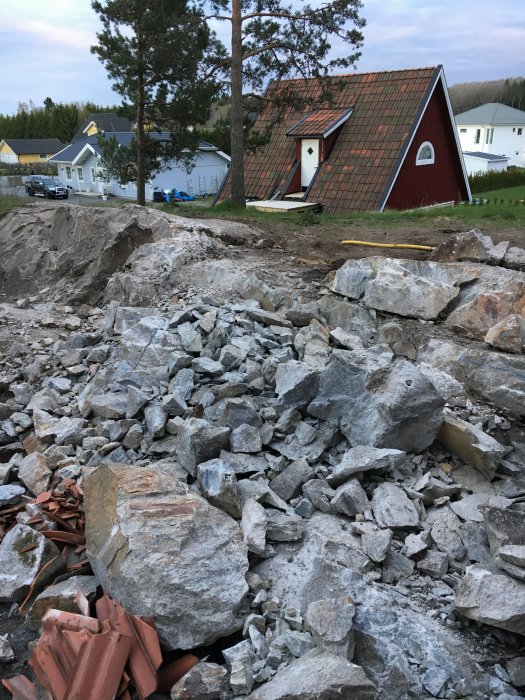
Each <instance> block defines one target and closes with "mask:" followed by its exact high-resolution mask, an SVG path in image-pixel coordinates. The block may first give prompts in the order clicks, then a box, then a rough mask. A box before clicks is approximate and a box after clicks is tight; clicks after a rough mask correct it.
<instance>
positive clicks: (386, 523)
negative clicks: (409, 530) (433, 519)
mask: <svg viewBox="0 0 525 700" xmlns="http://www.w3.org/2000/svg"><path fill="white" fill-rule="evenodd" d="M372 510H373V512H374V517H375V519H376V521H377V524H378V525H379V527H382V528H385V527H391V528H397V527H415V526H416V525H419V515H418V512H417V510H416V508H415V506H414V504H413V503H412V501H411V500H410V499H409V498H408V496H407V495H406V493H405V492H404V491H403V490H402V489H400V488H399V487H398V486H395V485H394V484H390V483H383V484H379V486H377V487H376V489H375V490H374V495H373V496H372Z"/></svg>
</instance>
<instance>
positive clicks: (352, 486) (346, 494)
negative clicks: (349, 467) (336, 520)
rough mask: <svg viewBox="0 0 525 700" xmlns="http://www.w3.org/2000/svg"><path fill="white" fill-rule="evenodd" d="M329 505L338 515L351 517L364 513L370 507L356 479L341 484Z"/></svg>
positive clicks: (364, 492)
mask: <svg viewBox="0 0 525 700" xmlns="http://www.w3.org/2000/svg"><path fill="white" fill-rule="evenodd" d="M330 504H331V505H332V506H333V507H334V509H335V510H336V511H337V512H338V513H342V514H343V515H348V516H349V517H353V516H354V515H357V514H358V513H364V512H365V510H366V509H367V508H369V507H370V503H369V501H368V496H367V495H366V491H365V490H364V489H363V487H362V486H361V484H360V483H359V481H358V480H357V479H351V480H350V481H347V482H346V483H344V484H341V486H339V487H338V488H337V490H336V492H335V496H334V497H333V498H332V500H331V501H330Z"/></svg>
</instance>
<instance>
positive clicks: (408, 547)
mask: <svg viewBox="0 0 525 700" xmlns="http://www.w3.org/2000/svg"><path fill="white" fill-rule="evenodd" d="M429 541H430V533H428V532H421V533H419V534H417V535H416V534H414V533H410V535H408V536H407V537H405V546H404V547H403V549H402V550H401V552H402V554H404V555H405V556H406V557H409V558H410V559H412V558H414V559H415V558H416V557H418V556H420V555H421V554H423V552H426V550H427V549H428V545H429Z"/></svg>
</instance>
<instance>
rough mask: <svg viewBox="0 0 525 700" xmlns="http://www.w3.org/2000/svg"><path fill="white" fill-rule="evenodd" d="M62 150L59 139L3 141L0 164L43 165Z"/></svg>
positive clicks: (0, 148) (0, 142)
mask: <svg viewBox="0 0 525 700" xmlns="http://www.w3.org/2000/svg"><path fill="white" fill-rule="evenodd" d="M63 148H64V144H63V143H62V141H59V139H4V140H3V141H0V163H45V161H46V160H47V159H48V158H51V156H54V155H55V153H58V152H59V151H61V150H62V149H63Z"/></svg>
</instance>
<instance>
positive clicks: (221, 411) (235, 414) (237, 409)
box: [205, 397, 262, 430]
mask: <svg viewBox="0 0 525 700" xmlns="http://www.w3.org/2000/svg"><path fill="white" fill-rule="evenodd" d="M205 415H206V417H207V418H209V420H211V421H214V422H216V423H218V424H219V425H226V426H228V428H231V429H232V430H235V428H238V427H239V426H240V425H245V424H247V425H252V426H253V427H254V428H260V427H261V426H262V420H261V417H260V416H259V414H258V412H257V410H256V409H255V406H254V405H253V403H252V402H251V401H250V400H249V399H247V398H244V397H243V398H228V399H223V400H221V401H218V402H217V403H215V404H213V405H212V406H210V407H209V408H208V409H206V411H205Z"/></svg>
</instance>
